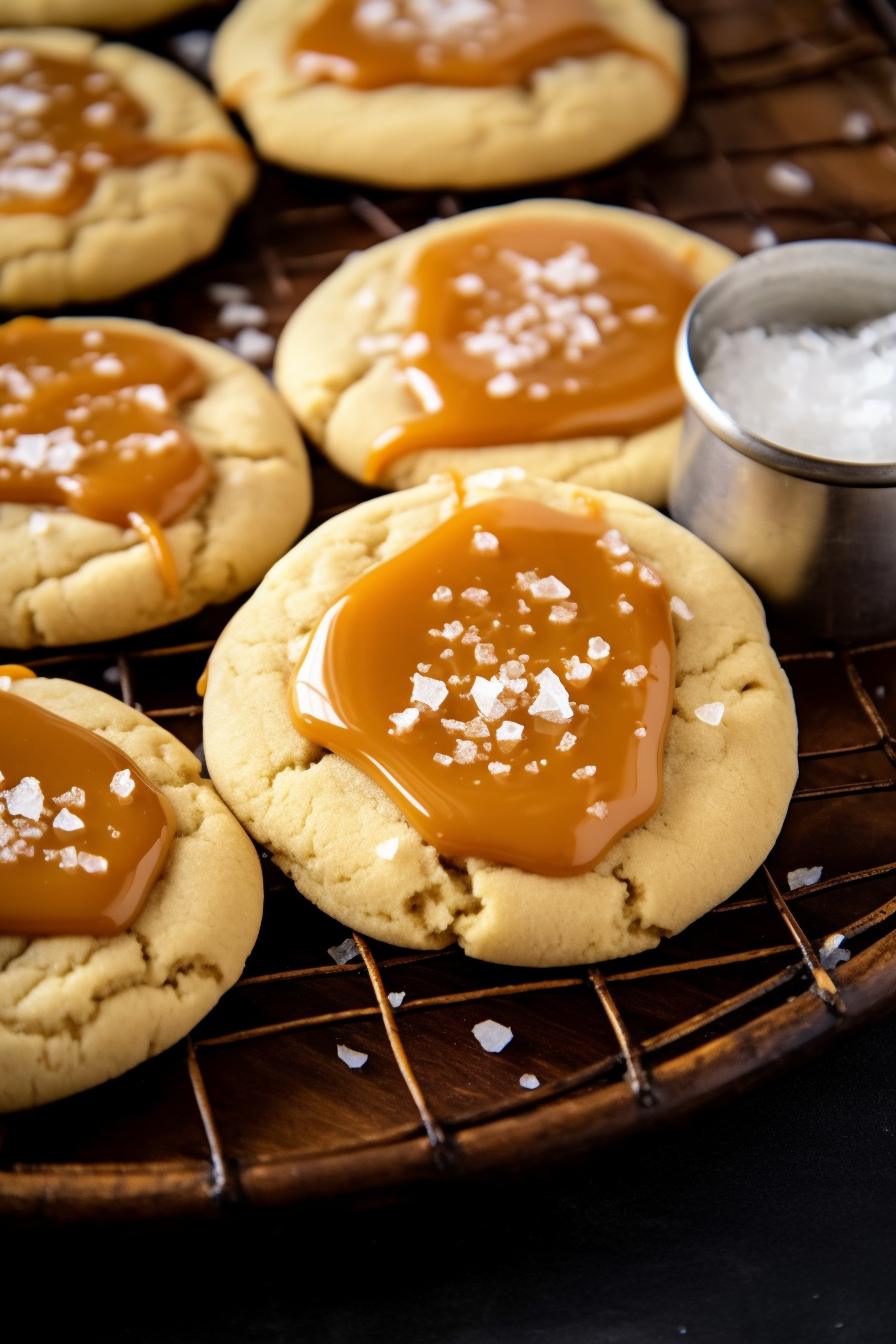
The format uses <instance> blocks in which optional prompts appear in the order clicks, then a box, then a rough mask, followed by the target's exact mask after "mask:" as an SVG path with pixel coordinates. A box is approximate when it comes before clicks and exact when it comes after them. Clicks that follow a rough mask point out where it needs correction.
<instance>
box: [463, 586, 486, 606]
mask: <svg viewBox="0 0 896 1344" xmlns="http://www.w3.org/2000/svg"><path fill="white" fill-rule="evenodd" d="M461 598H462V599H463V601H464V602H472V603H473V604H474V605H475V606H477V607H485V606H488V602H489V595H488V592H487V590H486V589H485V588H465V589H464V590H463V592H462V593H461Z"/></svg>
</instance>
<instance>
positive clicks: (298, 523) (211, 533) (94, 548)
mask: <svg viewBox="0 0 896 1344" xmlns="http://www.w3.org/2000/svg"><path fill="white" fill-rule="evenodd" d="M54 322H56V323H58V324H60V325H63V326H66V327H69V328H75V329H78V330H88V329H89V328H90V327H91V326H96V325H97V323H99V325H101V326H102V327H104V328H109V329H113V330H114V329H120V330H126V331H134V332H137V333H140V334H143V335H146V336H152V337H155V338H156V339H164V340H166V341H170V342H171V343H172V344H174V345H177V346H179V347H181V348H182V349H183V350H185V351H186V353H187V354H189V355H190V356H191V357H192V358H193V359H194V360H195V361H196V363H197V365H198V366H199V368H200V370H201V371H202V373H203V375H204V377H205V379H206V386H205V390H204V392H203V394H202V395H201V396H200V397H197V398H196V400H195V401H191V402H187V403H185V404H183V405H182V406H181V407H180V410H179V418H180V420H181V422H182V423H183V425H184V426H185V428H186V430H187V433H188V434H190V435H191V437H192V438H193V439H194V441H195V442H196V443H197V444H198V445H199V447H200V448H201V449H203V450H204V452H205V453H206V455H207V456H208V458H209V460H210V462H211V465H212V469H213V479H212V483H211V485H210V487H209V489H208V491H207V492H206V494H205V495H204V496H203V498H202V499H201V500H200V501H199V503H198V505H197V506H196V508H195V509H194V510H192V511H191V512H188V513H187V514H186V515H185V516H184V517H183V518H181V519H179V520H178V521H177V522H174V523H172V524H171V525H170V526H168V527H166V528H165V536H166V538H167V540H168V544H169V546H170V547H171V550H172V552H173V555H174V559H175V562H176V565H177V570H178V577H179V581H180V593H179V595H178V596H177V597H171V596H169V594H168V593H167V592H166V589H165V586H164V583H163V581H162V578H161V576H160V574H159V571H158V568H157V567H156V565H155V563H154V561H153V558H152V555H151V554H150V551H149V547H148V546H147V545H146V543H145V542H141V541H140V539H139V538H138V536H137V534H136V532H132V531H127V530H125V529H123V528H120V527H116V526H114V525H112V524H111V523H101V522H97V521H95V520H94V519H91V518H85V517H82V516H80V515H79V514H76V513H73V512H72V511H70V510H69V509H65V508H60V509H53V508H44V507H43V506H33V505H30V504H10V503H6V504H4V503H0V647H2V646H4V645H6V646H8V647H10V648H18V649H23V648H30V647H32V646H35V645H55V644H79V643H86V642H88V641H91V640H100V639H117V638H120V637H122V636H124V635H129V634H135V633H136V632H138V631H141V630H150V629H153V628H155V627H156V626H159V625H166V624H168V623H169V622H171V621H177V620H181V619H182V618H183V617H185V616H191V615H192V614H193V613H194V612H196V611H199V610H200V608H202V607H204V606H206V605H207V604H208V603H210V602H226V601H227V600H228V599H230V598H231V597H234V596H236V594H237V593H240V592H242V591H243V590H244V589H246V588H249V587H251V586H252V584H254V583H257V582H258V580H259V579H260V578H261V576H262V575H263V574H264V573H265V572H266V571H267V570H268V568H269V567H270V565H271V564H273V562H274V561H275V560H276V559H278V558H279V557H280V556H281V555H282V554H283V552H284V551H285V550H286V549H287V547H288V546H290V545H291V544H292V543H293V542H294V541H295V539H296V537H297V536H298V534H299V532H300V531H301V530H302V527H303V526H304V524H305V521H306V520H307V518H308V514H309V512H310V508H311V479H310V471H309V467H308V458H307V454H306V452H305V448H304V445H303V443H302V441H301V438H300V436H299V434H298V432H297V430H296V427H295V424H294V423H293V420H292V417H291V416H290V414H289V412H288V411H287V409H286V407H285V406H284V405H283V402H282V401H281V400H280V398H279V397H278V396H277V394H276V393H275V392H274V391H273V389H272V388H271V387H270V385H269V384H268V382H267V380H266V379H265V377H264V376H263V375H262V374H261V373H259V371H258V370H257V369H254V368H252V367H251V365H249V364H246V363H245V362H244V361H243V360H241V359H238V358H237V357H236V356H235V355H232V354H230V352H229V351H227V350H223V349H221V348H220V347H219V346H216V345H212V344H211V342H209V341H204V340H201V339H199V338H198V337H195V336H185V335H184V334H183V333H182V332H179V331H172V330H170V329H169V328H167V327H157V326H154V325H153V324H151V323H148V322H134V321H130V320H129V319H126V318H106V317H103V318H97V319H90V318H56V319H54ZM35 518H37V519H39V525H38V526H36V525H35V522H34V519H35Z"/></svg>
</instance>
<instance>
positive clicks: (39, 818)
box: [0, 689, 175, 938]
mask: <svg viewBox="0 0 896 1344" xmlns="http://www.w3.org/2000/svg"><path fill="white" fill-rule="evenodd" d="M174 833H175V821H174V813H173V812H172V810H171V806H170V804H169V803H168V801H167V799H166V798H165V797H164V796H163V795H162V794H161V793H159V791H158V789H156V788H155V787H154V786H153V785H152V784H151V783H150V782H149V780H148V779H147V778H146V776H145V775H143V774H142V773H141V771H140V770H138V768H137V766H136V765H135V764H134V762H133V761H132V760H131V759H130V757H129V756H126V755H125V754H124V752H122V751H119V750H118V748H117V747H114V746H112V744H111V743H110V742H106V741H105V740H104V739H103V738H101V737H99V736H98V735H97V734H96V733H91V732H88V731H87V729H86V728H79V727H78V726H77V725H76V724H74V723H69V721H68V720H67V719H62V718H60V717H59V716H58V715H57V714H51V713H50V711H49V710H46V709H43V708H42V707H41V706H40V705H35V704H33V703H32V702H31V701H30V700H26V699H25V698H24V697H22V696H18V695H12V694H10V693H9V691H8V690H7V691H4V690H2V689H0V934H26V935H28V936H31V937H38V936H44V935H52V934H93V935H94V936H95V937H98V938H110V937H112V936H113V935H114V934H116V933H120V932H121V931H122V929H126V928H127V927H128V925H130V924H132V923H133V921H134V920H135V919H136V917H137V915H138V914H139V913H140V911H141V909H142V908H143V905H144V903H145V901H146V898H147V896H148V895H149V893H150V891H151V890H152V887H153V884H154V882H155V880H156V878H157V877H158V876H159V874H160V873H161V871H162V869H163V867H164V866H165V860H166V859H167V857H168V851H169V849H170V847H171V841H172V839H173V838H174Z"/></svg>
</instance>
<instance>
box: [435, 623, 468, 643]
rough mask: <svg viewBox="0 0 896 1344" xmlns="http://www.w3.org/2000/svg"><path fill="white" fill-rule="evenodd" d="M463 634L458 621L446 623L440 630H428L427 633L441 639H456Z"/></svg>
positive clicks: (462, 628)
mask: <svg viewBox="0 0 896 1344" xmlns="http://www.w3.org/2000/svg"><path fill="white" fill-rule="evenodd" d="M463 632H464V627H463V625H462V624H461V622H460V621H446V622H445V624H444V625H443V626H442V629H441V630H430V632H429V633H430V634H431V635H435V636H436V637H441V638H442V639H457V637H458V635H462V634H463Z"/></svg>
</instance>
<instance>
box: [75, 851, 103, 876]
mask: <svg viewBox="0 0 896 1344" xmlns="http://www.w3.org/2000/svg"><path fill="white" fill-rule="evenodd" d="M78 867H79V868H83V869H84V872H85V873H105V872H107V871H108V868H109V860H108V859H104V858H103V856H102V855H101V854H86V853H85V852H84V850H83V849H82V850H81V851H80V853H79V854H78Z"/></svg>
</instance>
